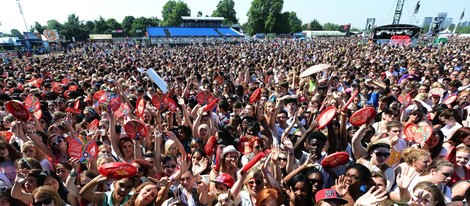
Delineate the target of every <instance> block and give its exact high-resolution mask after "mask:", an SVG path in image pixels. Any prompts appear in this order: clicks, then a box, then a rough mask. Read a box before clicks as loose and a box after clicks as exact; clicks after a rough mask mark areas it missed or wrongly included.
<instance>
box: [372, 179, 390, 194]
mask: <svg viewBox="0 0 470 206" xmlns="http://www.w3.org/2000/svg"><path fill="white" fill-rule="evenodd" d="M372 180H373V181H374V184H375V188H376V189H377V190H379V191H380V192H381V193H382V192H385V190H386V189H387V187H385V184H386V182H385V179H384V178H382V177H372Z"/></svg>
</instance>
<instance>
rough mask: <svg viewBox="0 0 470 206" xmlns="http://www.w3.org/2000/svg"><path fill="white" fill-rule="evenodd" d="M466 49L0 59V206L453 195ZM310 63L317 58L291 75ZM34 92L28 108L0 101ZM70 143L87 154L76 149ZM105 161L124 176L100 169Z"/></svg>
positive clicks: (97, 48) (324, 42) (459, 186)
mask: <svg viewBox="0 0 470 206" xmlns="http://www.w3.org/2000/svg"><path fill="white" fill-rule="evenodd" d="M469 51H470V41H469V40H468V39H451V41H449V42H448V43H446V44H444V45H438V46H431V45H417V46H415V47H406V46H388V45H376V44H372V43H363V42H362V40H361V39H359V38H355V37H350V38H345V37H342V38H316V39H315V40H312V41H297V40H286V39H273V40H260V41H252V42H250V41H246V42H245V41H241V42H238V43H236V44H224V43H214V44H207V45H200V44H191V45H186V46H170V45H165V44H163V45H159V46H150V45H145V44H138V45H132V46H130V45H127V44H112V43H80V44H76V45H74V46H73V47H72V48H70V49H69V50H68V51H67V52H65V53H64V54H57V53H52V54H47V55H45V56H42V57H38V56H31V57H22V58H21V59H20V58H17V59H13V60H9V61H8V62H4V63H3V64H2V65H1V67H0V75H1V77H0V80H1V81H0V106H1V107H0V117H1V118H0V119H1V120H0V121H2V124H0V131H2V132H0V136H1V138H0V206H4V205H15V206H21V205H34V206H39V205H55V206H64V205H72V206H94V205H97V206H101V205H103V206H117V205H126V206H131V205H138V206H145V205H155V206H160V205H165V206H166V205H189V206H196V205H197V206H199V205H228V206H234V205H242V206H251V205H256V206H261V205H263V206H265V205H290V206H300V205H302V206H304V205H305V206H309V205H321V206H327V205H330V206H332V205H437V206H443V205H465V204H466V201H467V198H469V197H470V196H469V195H470V190H469V188H470V182H469V181H468V180H469V179H470V170H469V168H470V167H469V158H470V127H469V121H470V116H469V114H470V107H469V105H470V104H469V103H470V102H469V92H470V86H469V85H470V84H469V83H470V74H469V72H470V70H469V65H470V52H469ZM318 64H328V65H330V67H324V68H322V69H321V70H317V71H316V72H315V73H313V74H310V75H307V76H304V75H303V76H302V77H300V76H301V74H302V72H304V71H305V70H307V69H308V68H309V67H310V66H313V65H318ZM151 69H153V70H155V71H156V73H158V74H159V76H160V77H161V78H162V80H163V81H164V82H165V84H166V85H167V88H165V89H163V88H160V87H161V84H160V87H159V86H157V84H154V82H153V80H152V79H151V78H150V77H149V76H148V75H147V74H146V71H148V70H151ZM166 90H168V91H166ZM162 91H163V92H162ZM36 99H37V100H38V101H39V104H38V105H39V106H38V107H39V108H34V106H33V107H28V108H27V109H28V110H29V112H31V114H30V118H29V119H22V118H17V116H15V115H13V114H11V111H10V109H11V108H10V109H9V108H8V103H11V101H14V100H17V101H20V102H24V104H25V105H26V106H27V104H26V102H28V101H32V100H36ZM349 99H351V100H352V103H350V104H347V102H348V100H349ZM116 102H117V106H116ZM28 105H29V104H28ZM365 109H369V110H370V109H372V110H373V111H374V112H372V113H369V115H368V116H360V119H362V120H363V121H362V123H360V124H358V123H356V122H357V121H356V120H357V118H355V119H356V120H354V121H352V120H353V118H351V116H353V115H354V114H357V113H358V112H357V111H364V110H365ZM327 110H328V111H330V112H329V114H330V115H331V118H330V119H331V121H327V120H330V119H328V118H326V114H325V113H326V112H325V111H327ZM128 122H138V123H140V124H142V125H145V126H144V129H143V130H142V132H140V133H136V132H135V131H129V130H130V129H128V128H127V127H125V126H126V125H127V123H128ZM137 125H138V124H137ZM410 128H411V129H410ZM139 131H140V130H139ZM78 140H80V141H85V142H90V143H95V144H96V147H93V148H92V149H96V150H97V152H94V151H89V150H87V152H89V153H86V155H85V153H84V154H83V158H80V157H77V156H76V154H73V152H71V151H73V150H74V149H76V148H75V147H76V142H77V141H78ZM85 149H86V148H85V147H83V151H85ZM93 152H94V153H96V155H93V154H94V153H93ZM345 154H346V155H345ZM117 162H120V163H122V165H128V166H129V167H128V169H129V168H130V170H132V169H133V170H135V171H134V173H132V175H130V176H129V175H127V176H126V175H122V174H117V176H111V175H107V174H106V173H105V172H103V170H104V169H103V168H105V167H107V166H108V167H109V165H113V164H115V163H117ZM126 171H127V170H126ZM123 172H124V173H125V171H118V172H117V173H123ZM115 175H116V174H115ZM119 175H121V176H119Z"/></svg>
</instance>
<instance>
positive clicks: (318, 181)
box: [308, 179, 323, 185]
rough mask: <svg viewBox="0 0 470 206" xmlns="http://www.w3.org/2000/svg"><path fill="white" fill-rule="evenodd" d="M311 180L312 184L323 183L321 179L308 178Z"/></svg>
mask: <svg viewBox="0 0 470 206" xmlns="http://www.w3.org/2000/svg"><path fill="white" fill-rule="evenodd" d="M308 180H309V181H310V184H312V185H314V184H316V183H319V184H321V183H322V182H323V181H322V180H320V179H308Z"/></svg>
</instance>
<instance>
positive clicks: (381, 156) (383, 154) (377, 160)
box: [370, 147, 390, 166]
mask: <svg viewBox="0 0 470 206" xmlns="http://www.w3.org/2000/svg"><path fill="white" fill-rule="evenodd" d="M370 156H371V158H370V161H371V162H372V163H373V164H374V165H376V166H381V165H383V164H385V162H386V161H387V160H388V158H389V157H390V150H389V149H387V148H385V147H379V148H377V149H375V150H374V151H372V153H371V155H370Z"/></svg>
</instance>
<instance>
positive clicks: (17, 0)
mask: <svg viewBox="0 0 470 206" xmlns="http://www.w3.org/2000/svg"><path fill="white" fill-rule="evenodd" d="M16 3H18V7H19V8H20V13H21V16H22V17H23V22H24V26H25V28H26V32H28V24H26V19H25V18H24V14H23V10H22V9H21V4H20V0H16Z"/></svg>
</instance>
